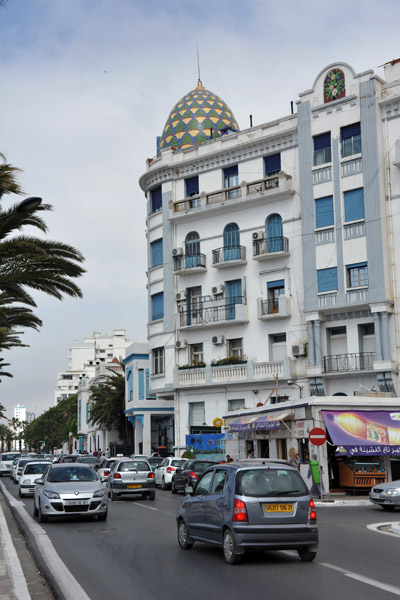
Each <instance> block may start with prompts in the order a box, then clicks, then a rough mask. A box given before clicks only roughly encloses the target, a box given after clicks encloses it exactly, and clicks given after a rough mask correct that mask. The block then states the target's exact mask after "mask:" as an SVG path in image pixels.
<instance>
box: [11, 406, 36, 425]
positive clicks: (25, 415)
mask: <svg viewBox="0 0 400 600" xmlns="http://www.w3.org/2000/svg"><path fill="white" fill-rule="evenodd" d="M35 418H36V415H35V413H34V412H30V411H29V410H28V409H27V408H26V406H21V405H20V404H17V406H15V407H14V419H17V420H18V421H21V423H22V422H25V423H31V422H32V421H33V419H35Z"/></svg>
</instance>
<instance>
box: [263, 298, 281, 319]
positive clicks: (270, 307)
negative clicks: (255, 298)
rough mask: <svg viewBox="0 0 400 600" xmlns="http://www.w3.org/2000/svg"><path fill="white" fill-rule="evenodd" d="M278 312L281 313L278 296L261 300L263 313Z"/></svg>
mask: <svg viewBox="0 0 400 600" xmlns="http://www.w3.org/2000/svg"><path fill="white" fill-rule="evenodd" d="M276 313H279V300H278V298H273V299H271V298H269V299H268V300H261V315H273V314H276Z"/></svg>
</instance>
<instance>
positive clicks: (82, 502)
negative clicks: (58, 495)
mask: <svg viewBox="0 0 400 600" xmlns="http://www.w3.org/2000/svg"><path fill="white" fill-rule="evenodd" d="M64 503H65V504H66V505H67V506H86V505H87V504H89V500H64Z"/></svg>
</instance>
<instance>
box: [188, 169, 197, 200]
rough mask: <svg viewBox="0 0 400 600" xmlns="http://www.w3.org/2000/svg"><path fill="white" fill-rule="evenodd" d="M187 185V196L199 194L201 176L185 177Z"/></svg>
mask: <svg viewBox="0 0 400 600" xmlns="http://www.w3.org/2000/svg"><path fill="white" fill-rule="evenodd" d="M185 187H186V198H191V197H192V196H198V195H199V177H198V175H196V176H195V177H189V178H188V179H185Z"/></svg>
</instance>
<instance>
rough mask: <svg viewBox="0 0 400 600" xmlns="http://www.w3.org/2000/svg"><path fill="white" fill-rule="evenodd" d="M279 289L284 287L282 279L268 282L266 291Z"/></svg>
mask: <svg viewBox="0 0 400 600" xmlns="http://www.w3.org/2000/svg"><path fill="white" fill-rule="evenodd" d="M281 287H285V280H284V279H278V280H277V281H268V283H267V289H269V290H273V289H274V288H281Z"/></svg>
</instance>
